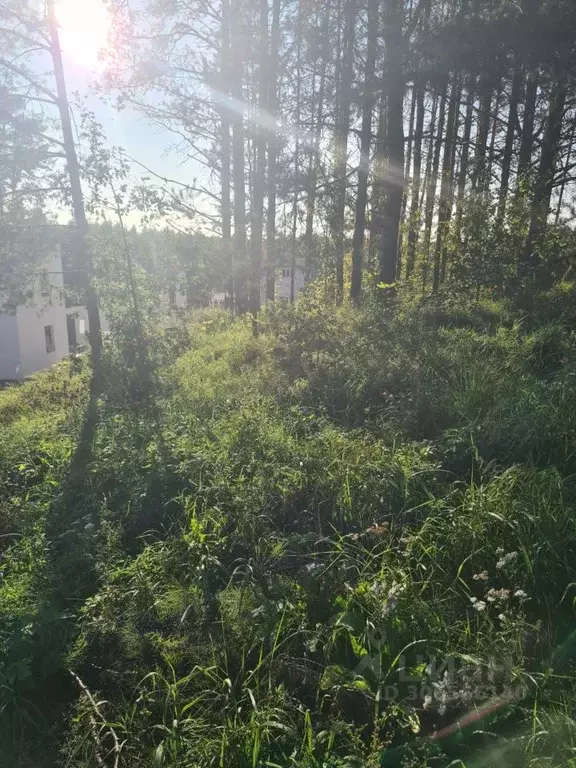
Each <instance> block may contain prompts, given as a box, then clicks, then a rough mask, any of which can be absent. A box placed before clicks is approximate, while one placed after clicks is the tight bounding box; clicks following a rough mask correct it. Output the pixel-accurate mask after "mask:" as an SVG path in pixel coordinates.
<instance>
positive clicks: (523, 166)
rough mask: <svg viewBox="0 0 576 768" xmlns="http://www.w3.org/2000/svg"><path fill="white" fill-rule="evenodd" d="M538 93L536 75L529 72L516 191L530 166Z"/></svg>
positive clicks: (520, 186) (524, 179) (519, 188)
mask: <svg viewBox="0 0 576 768" xmlns="http://www.w3.org/2000/svg"><path fill="white" fill-rule="evenodd" d="M537 95H538V75H537V73H536V72H531V73H530V74H529V75H528V80H527V83H526V94H525V97H524V118H523V120H522V139H521V141H520V154H519V155H518V191H520V190H521V188H522V184H523V182H524V181H526V178H527V175H528V173H529V171H530V168H531V167H532V151H533V149H534V120H535V116H536V97H537Z"/></svg>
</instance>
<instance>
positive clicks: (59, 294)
mask: <svg viewBox="0 0 576 768" xmlns="http://www.w3.org/2000/svg"><path fill="white" fill-rule="evenodd" d="M33 294H34V295H33V297H32V299H31V300H30V301H29V302H27V303H26V304H20V305H19V306H18V307H16V309H15V310H14V311H13V312H9V313H8V312H7V313H4V314H0V381H17V380H18V379H23V378H25V377H26V376H30V375H31V374H33V373H36V371H40V370H43V369H44V368H49V367H50V366H51V365H54V363H56V362H58V361H59V360H61V359H62V358H63V357H65V356H66V355H67V354H69V353H70V352H73V351H74V350H75V349H76V348H77V347H79V346H81V345H82V344H83V343H84V342H85V335H86V331H87V330H88V317H87V313H86V308H85V307H82V306H67V305H66V300H65V297H64V275H63V268H62V256H61V253H60V249H59V248H58V249H57V250H56V251H55V253H54V255H53V256H52V257H51V258H50V259H48V260H47V261H45V262H44V263H43V264H42V266H41V267H40V268H39V269H38V270H37V272H36V275H35V279H34V286H33Z"/></svg>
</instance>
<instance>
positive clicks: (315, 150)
mask: <svg viewBox="0 0 576 768" xmlns="http://www.w3.org/2000/svg"><path fill="white" fill-rule="evenodd" d="M329 30H330V7H329V6H328V5H326V8H325V10H324V20H323V22H322V31H321V40H322V49H321V51H320V61H321V64H320V83H319V86H318V97H317V98H318V102H317V105H316V114H315V116H313V122H314V139H313V146H312V152H311V153H310V162H309V164H308V188H307V190H306V229H305V233H304V250H305V253H306V268H305V273H306V276H307V277H310V275H311V273H312V254H313V251H314V214H315V210H316V194H317V192H316V185H317V184H318V166H319V163H320V141H321V139H322V123H323V120H324V101H325V98H326V95H325V94H326V67H327V64H328V50H327V46H328V42H329Z"/></svg>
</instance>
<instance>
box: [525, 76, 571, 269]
mask: <svg viewBox="0 0 576 768" xmlns="http://www.w3.org/2000/svg"><path fill="white" fill-rule="evenodd" d="M566 98H567V85H566V83H565V82H557V83H555V84H554V86H553V88H552V92H551V94H550V104H549V108H548V118H547V120H546V128H545V130H544V137H543V139H542V153H541V155H540V165H539V168H538V177H537V179H536V186H535V189H534V196H533V199H532V205H531V210H530V228H529V230H528V236H527V238H526V244H525V247H524V252H523V254H522V263H521V270H522V272H523V273H524V275H529V274H530V273H531V272H533V270H535V268H536V267H537V266H538V262H539V258H538V254H537V252H536V249H537V247H538V245H539V243H540V241H541V240H542V238H543V237H544V235H545V234H546V225H547V221H548V214H549V212H550V200H551V198H552V190H553V188H554V171H555V166H556V158H557V156H558V147H559V143H560V138H561V135H562V121H563V118H564V108H565V106H566Z"/></svg>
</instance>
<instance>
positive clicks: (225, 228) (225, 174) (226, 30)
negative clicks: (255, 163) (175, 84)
mask: <svg viewBox="0 0 576 768" xmlns="http://www.w3.org/2000/svg"><path fill="white" fill-rule="evenodd" d="M220 45H221V53H220V92H221V93H222V94H223V95H224V96H229V93H228V76H229V69H230V63H229V55H230V0H222V22H221V29H220ZM220 114H221V117H220V144H221V147H220V166H221V167H220V186H221V190H222V191H221V197H220V216H221V219H222V240H223V245H224V250H225V253H226V256H227V261H228V265H227V266H228V273H229V274H228V278H229V282H228V297H229V301H230V305H231V306H230V308H231V309H233V308H234V264H233V262H232V242H231V240H232V199H231V189H230V181H231V176H230V113H229V111H228V109H227V107H226V106H223V107H222V108H221V110H220Z"/></svg>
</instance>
